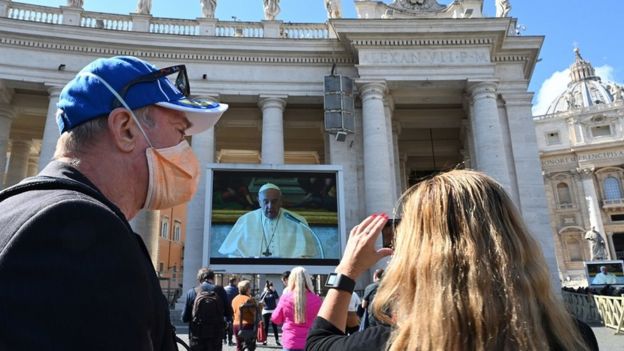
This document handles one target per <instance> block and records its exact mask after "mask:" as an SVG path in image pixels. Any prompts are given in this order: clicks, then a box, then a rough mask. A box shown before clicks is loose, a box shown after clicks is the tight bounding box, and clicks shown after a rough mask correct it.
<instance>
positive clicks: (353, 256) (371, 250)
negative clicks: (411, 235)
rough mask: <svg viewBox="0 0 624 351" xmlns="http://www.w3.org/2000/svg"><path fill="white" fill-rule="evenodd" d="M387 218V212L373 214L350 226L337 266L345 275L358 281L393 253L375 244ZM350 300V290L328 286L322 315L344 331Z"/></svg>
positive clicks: (322, 306)
mask: <svg viewBox="0 0 624 351" xmlns="http://www.w3.org/2000/svg"><path fill="white" fill-rule="evenodd" d="M387 221H388V217H387V216H386V215H385V214H383V215H372V216H369V217H368V218H366V219H364V220H363V221H362V223H360V224H359V225H357V226H355V227H354V228H353V229H352V230H351V233H350V234H349V241H348V242H347V246H346V248H345V253H344V256H343V257H342V260H341V261H340V264H338V267H336V273H340V274H342V275H346V276H347V277H349V278H351V279H353V280H354V281H355V280H356V279H357V278H358V277H359V276H360V275H361V274H362V273H363V272H364V271H366V270H368V269H369V268H370V267H372V266H373V265H374V264H375V263H376V262H377V261H379V260H380V259H381V258H383V257H385V256H389V255H391V254H392V249H389V248H381V249H379V250H378V249H376V248H375V241H376V240H377V237H378V236H379V234H380V233H381V229H382V228H383V226H384V225H385V224H386V222H387ZM350 301H351V293H350V292H346V291H342V290H338V289H329V292H328V293H327V297H325V300H324V301H323V305H321V310H320V311H319V317H323V318H324V319H325V320H326V321H328V322H329V323H331V324H333V325H334V326H336V327H337V328H339V329H340V330H341V331H343V332H344V330H343V328H344V326H345V325H346V323H347V309H348V307H349V302H350Z"/></svg>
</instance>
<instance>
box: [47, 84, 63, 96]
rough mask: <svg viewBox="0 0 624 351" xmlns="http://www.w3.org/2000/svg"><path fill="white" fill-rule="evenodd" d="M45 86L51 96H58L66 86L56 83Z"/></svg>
mask: <svg viewBox="0 0 624 351" xmlns="http://www.w3.org/2000/svg"><path fill="white" fill-rule="evenodd" d="M45 86H46V88H47V90H48V94H50V97H51V98H55V97H56V98H58V97H59V96H60V95H61V91H63V88H64V86H62V85H55V84H46V85H45Z"/></svg>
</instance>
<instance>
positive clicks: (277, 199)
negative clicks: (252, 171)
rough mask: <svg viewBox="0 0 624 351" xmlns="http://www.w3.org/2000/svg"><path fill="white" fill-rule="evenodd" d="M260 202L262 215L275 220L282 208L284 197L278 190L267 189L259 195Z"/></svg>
mask: <svg viewBox="0 0 624 351" xmlns="http://www.w3.org/2000/svg"><path fill="white" fill-rule="evenodd" d="M258 202H260V207H261V208H262V213H263V214H264V215H265V216H266V217H267V218H269V219H274V218H276V217H277V215H278V214H279V210H280V208H282V195H281V194H280V192H279V191H278V190H276V189H267V190H265V191H263V192H261V193H260V194H258Z"/></svg>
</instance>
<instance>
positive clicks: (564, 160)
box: [542, 156, 576, 167]
mask: <svg viewBox="0 0 624 351" xmlns="http://www.w3.org/2000/svg"><path fill="white" fill-rule="evenodd" d="M574 162H576V156H564V157H558V158H550V159H547V160H542V166H543V167H552V166H561V165H566V164H569V163H574Z"/></svg>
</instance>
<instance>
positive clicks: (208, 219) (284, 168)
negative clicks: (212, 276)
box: [202, 163, 347, 274]
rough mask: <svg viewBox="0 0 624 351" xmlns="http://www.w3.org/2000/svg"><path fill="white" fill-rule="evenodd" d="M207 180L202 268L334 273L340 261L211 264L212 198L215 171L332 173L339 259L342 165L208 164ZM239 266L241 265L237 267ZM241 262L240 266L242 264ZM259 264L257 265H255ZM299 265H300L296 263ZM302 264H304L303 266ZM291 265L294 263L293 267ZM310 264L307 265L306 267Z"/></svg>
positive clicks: (343, 229)
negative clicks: (302, 267)
mask: <svg viewBox="0 0 624 351" xmlns="http://www.w3.org/2000/svg"><path fill="white" fill-rule="evenodd" d="M204 171H205V173H204V174H205V175H206V180H205V185H206V188H205V189H206V191H205V199H204V230H203V233H202V235H203V250H202V265H203V266H204V267H208V266H209V267H210V268H211V269H212V270H214V271H215V272H216V273H221V272H225V273H228V274H229V273H235V274H241V273H256V274H281V273H282V272H284V271H287V270H291V269H292V268H293V267H295V266H305V267H306V270H307V271H308V273H310V274H329V273H331V272H333V271H334V269H335V267H336V265H338V262H339V261H340V258H338V259H336V260H332V259H328V260H326V262H325V263H323V264H314V263H313V261H314V260H313V259H279V260H274V261H275V263H268V262H272V261H267V259H262V258H258V259H240V258H231V259H228V260H232V262H231V263H210V261H211V257H210V247H211V242H210V230H211V227H212V195H213V184H214V172H215V171H235V172H264V173H269V174H270V173H271V172H279V173H287V172H293V173H319V172H327V173H334V174H335V177H336V194H337V199H336V200H337V202H338V203H337V219H338V222H337V227H338V235H339V238H340V245H339V247H340V254H339V256H340V257H342V255H343V254H344V249H345V246H346V243H347V235H346V218H345V217H346V216H345V205H344V185H343V184H344V183H343V181H344V179H343V168H342V166H341V165H263V164H223V163H209V164H207V165H206V168H205V169H204ZM237 261H238V262H240V263H237ZM241 261H242V262H241ZM254 261H255V262H258V263H254ZM299 261H301V262H299ZM304 261H305V262H304ZM330 261H332V262H330ZM290 262H293V263H292V264H291V263H290ZM308 262H309V263H308Z"/></svg>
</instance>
